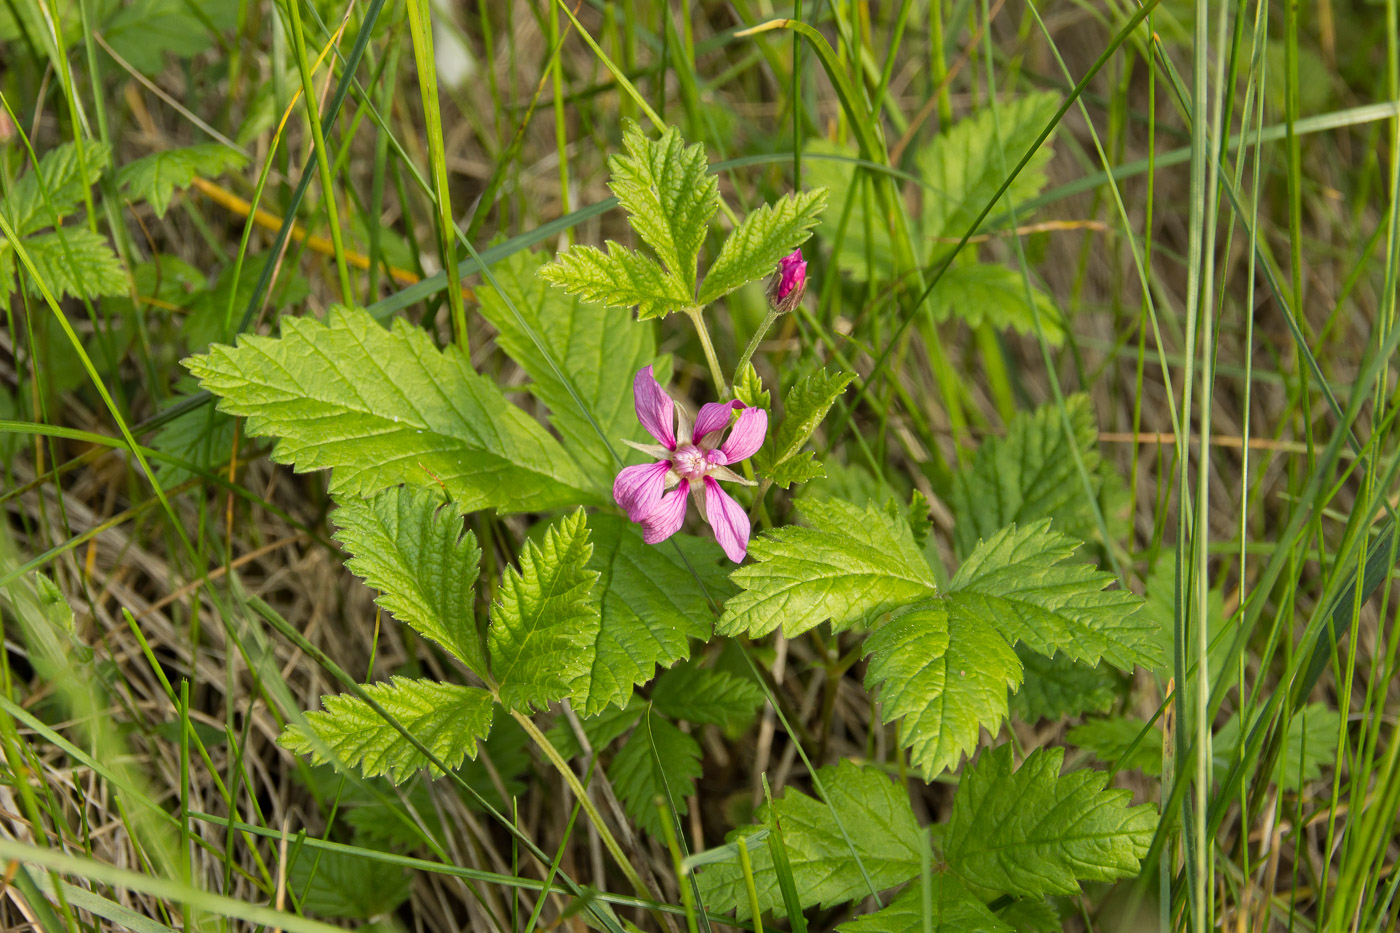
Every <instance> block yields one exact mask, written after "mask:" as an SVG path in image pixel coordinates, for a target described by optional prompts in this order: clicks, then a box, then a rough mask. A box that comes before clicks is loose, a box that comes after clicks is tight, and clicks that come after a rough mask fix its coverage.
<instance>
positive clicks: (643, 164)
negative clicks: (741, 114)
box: [608, 120, 719, 296]
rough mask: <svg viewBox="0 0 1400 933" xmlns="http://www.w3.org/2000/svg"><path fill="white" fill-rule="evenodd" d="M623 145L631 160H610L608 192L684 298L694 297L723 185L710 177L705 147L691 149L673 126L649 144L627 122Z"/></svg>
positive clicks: (620, 157)
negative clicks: (698, 269) (702, 251)
mask: <svg viewBox="0 0 1400 933" xmlns="http://www.w3.org/2000/svg"><path fill="white" fill-rule="evenodd" d="M622 145H623V146H624V147H625V148H626V149H627V154H626V155H622V154H620V153H619V154H617V155H613V156H610V157H609V158H608V171H609V172H610V173H611V177H610V178H609V179H608V187H609V188H611V189H612V193H613V194H615V195H617V200H618V202H619V203H621V204H622V206H623V207H624V208H626V210H627V213H628V218H627V219H628V220H629V221H630V222H631V224H632V229H633V230H635V231H636V233H637V235H638V236H639V237H641V238H642V240H643V241H645V242H646V244H647V245H648V246H650V247H651V248H652V249H653V250H655V251H656V257H657V258H658V259H660V260H661V264H662V265H663V266H664V267H665V268H666V271H667V272H668V273H670V275H671V276H672V277H674V278H675V279H676V281H677V282H678V283H679V285H680V287H681V291H682V293H683V294H685V295H687V296H690V295H694V294H695V272H696V260H697V258H698V257H699V255H700V246H701V245H702V244H703V243H704V242H705V237H706V235H707V234H708V233H709V230H710V218H711V217H713V216H714V215H715V211H716V210H718V209H719V181H718V179H716V178H715V177H714V176H713V175H711V174H710V172H709V170H710V165H709V161H708V160H707V159H706V158H705V147H704V146H702V145H701V144H699V143H696V144H695V145H693V146H687V145H686V144H685V140H684V139H682V138H681V133H680V130H678V129H676V128H675V127H673V126H672V127H667V128H666V129H665V130H664V131H662V133H661V138H660V139H658V140H650V139H648V138H647V137H646V134H645V133H643V132H642V129H641V127H640V126H638V125H637V123H636V122H635V121H633V120H626V121H624V122H623V125H622Z"/></svg>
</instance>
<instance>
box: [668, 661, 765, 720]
mask: <svg viewBox="0 0 1400 933" xmlns="http://www.w3.org/2000/svg"><path fill="white" fill-rule="evenodd" d="M651 701H652V703H654V704H655V705H656V708H657V709H658V710H660V711H661V712H662V713H664V714H666V715H667V716H670V717H671V718H673V719H684V720H685V721H686V722H689V723H694V724H696V725H701V724H703V723H710V724H712V725H716V726H722V727H723V728H725V729H739V728H743V727H744V726H746V725H747V724H748V723H750V722H752V721H753V718H754V715H755V714H756V713H757V712H758V708H759V707H760V706H761V705H762V704H763V688H762V687H761V686H759V684H758V683H757V682H756V681H754V680H753V679H751V678H747V677H739V676H736V675H734V674H731V673H729V672H728V671H723V670H719V669H718V668H713V667H697V666H696V665H695V664H694V663H690V664H678V665H676V666H675V667H674V668H672V669H671V670H669V671H667V672H666V673H664V674H662V675H661V676H660V677H658V678H656V687H655V688H654V689H653V690H652V691H651Z"/></svg>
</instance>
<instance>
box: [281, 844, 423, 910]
mask: <svg viewBox="0 0 1400 933" xmlns="http://www.w3.org/2000/svg"><path fill="white" fill-rule="evenodd" d="M412 888H413V875H412V874H410V873H409V872H407V871H405V870H404V869H402V868H394V867H389V866H386V865H385V864H384V863H383V862H382V861H381V860H379V859H375V858H368V857H366V856H362V855H355V854H353V853H351V852H347V851H345V850H344V849H333V850H331V851H326V850H324V849H313V848H312V847H311V846H308V845H303V846H301V847H300V848H298V849H297V850H296V858H295V859H294V860H293V861H292V863H291V865H290V866H289V867H288V868H287V889H288V890H289V891H290V892H291V893H292V894H294V895H296V898H297V903H298V904H299V905H300V906H301V909H302V910H304V911H306V913H308V914H313V915H316V916H321V917H342V918H352V919H357V920H368V919H369V918H371V917H378V916H380V915H381V914H389V913H392V912H393V911H394V910H395V909H396V908H397V907H398V906H399V905H400V904H402V903H403V902H404V901H406V900H408V895H409V892H410V891H411V890H412Z"/></svg>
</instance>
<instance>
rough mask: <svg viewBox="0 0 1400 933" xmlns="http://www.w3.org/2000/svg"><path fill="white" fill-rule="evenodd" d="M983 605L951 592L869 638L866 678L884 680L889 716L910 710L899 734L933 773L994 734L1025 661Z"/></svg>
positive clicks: (870, 685) (871, 682)
mask: <svg viewBox="0 0 1400 933" xmlns="http://www.w3.org/2000/svg"><path fill="white" fill-rule="evenodd" d="M979 608H980V607H978V606H975V605H964V604H963V603H961V602H960V601H959V600H957V599H955V598H953V597H949V598H946V599H941V600H935V601H933V602H931V603H929V604H928V605H927V606H922V607H919V608H915V609H912V610H910V611H909V612H906V613H904V614H903V615H900V616H898V617H896V618H894V619H892V620H891V621H889V622H887V623H886V624H885V625H884V626H882V627H881V628H880V629H878V630H877V631H876V632H874V634H872V635H871V636H870V637H869V638H867V639H866V642H865V653H866V655H867V656H869V658H870V664H869V666H868V667H867V668H866V673H865V685H866V688H867V689H872V690H873V689H874V687H875V686H876V685H877V684H878V685H880V706H881V709H882V711H883V719H884V721H885V722H894V720H896V719H898V718H900V717H903V719H904V723H903V726H902V727H901V729H900V741H901V742H902V743H903V745H904V746H905V747H906V748H908V749H909V751H910V760H911V761H912V763H913V764H915V765H917V766H918V767H919V769H920V770H921V771H922V772H923V775H924V779H925V780H929V781H931V780H933V778H934V777H936V776H937V775H938V774H939V773H941V772H942V771H944V770H945V769H951V768H955V767H957V764H958V762H959V761H960V760H961V759H962V756H963V754H964V753H970V752H971V751H972V750H973V749H975V748H976V747H977V739H978V736H979V735H980V734H981V730H982V728H983V727H985V728H986V729H987V730H988V731H989V732H991V733H992V734H993V735H995V734H996V732H997V730H998V729H1000V728H1001V722H1002V720H1003V719H1005V718H1006V714H1007V695H1008V694H1007V691H1008V690H1015V689H1016V687H1018V686H1019V685H1020V683H1021V662H1020V661H1019V660H1018V659H1017V657H1016V652H1014V651H1012V650H1011V646H1010V645H1008V644H1007V643H1006V639H1005V638H1003V637H1002V635H1001V634H999V633H998V631H997V629H996V623H995V620H994V619H993V618H989V617H988V616H987V615H986V614H985V613H983V612H981V611H979Z"/></svg>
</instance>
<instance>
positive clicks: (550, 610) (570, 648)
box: [486, 509, 598, 711]
mask: <svg viewBox="0 0 1400 933" xmlns="http://www.w3.org/2000/svg"><path fill="white" fill-rule="evenodd" d="M592 555H593V546H592V545H591V544H590V543H589V541H588V525H587V524H586V523H585V521H584V517H583V510H582V509H579V510H577V511H575V512H574V513H573V514H572V515H568V516H566V517H564V518H562V519H560V520H559V521H558V522H556V523H555V524H553V525H551V526H550V528H549V530H548V531H546V532H545V536H544V543H543V545H538V544H536V543H535V542H534V541H526V542H525V548H524V550H522V551H521V553H520V569H519V570H516V569H515V568H513V567H511V568H507V570H506V572H505V576H504V577H502V578H501V589H500V592H499V594H498V595H497V598H496V601H495V602H494V603H492V604H491V627H490V629H489V631H488V632H487V636H486V641H487V647H488V648H489V649H490V654H491V672H492V674H493V675H494V676H495V678H496V682H497V684H498V689H499V693H500V697H501V702H502V703H504V704H505V705H506V706H508V707H510V708H511V709H516V710H521V711H528V710H529V709H530V708H531V707H535V708H543V707H545V706H547V705H549V704H550V703H553V702H554V701H556V700H560V699H563V698H564V697H565V696H568V694H569V690H570V687H571V685H572V684H573V682H574V681H575V680H576V679H577V678H578V677H579V675H581V674H582V673H583V672H584V671H585V670H587V662H586V656H585V650H586V649H587V647H588V646H589V644H591V643H592V642H593V641H594V639H596V638H597V631H598V609H597V606H596V605H595V604H594V602H593V600H592V598H591V590H592V589H593V584H594V583H595V582H597V580H598V573H597V571H595V570H589V569H588V560H589V558H590V557H591V556H592Z"/></svg>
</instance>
